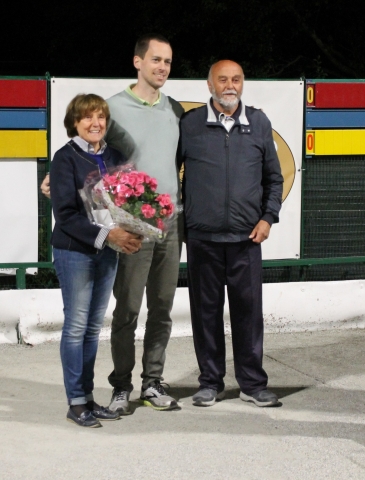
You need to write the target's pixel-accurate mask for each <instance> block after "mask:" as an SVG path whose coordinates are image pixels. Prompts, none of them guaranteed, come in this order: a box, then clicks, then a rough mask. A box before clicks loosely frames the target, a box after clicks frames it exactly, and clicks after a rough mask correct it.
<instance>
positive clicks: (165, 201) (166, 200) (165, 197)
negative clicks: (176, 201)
mask: <svg viewBox="0 0 365 480" xmlns="http://www.w3.org/2000/svg"><path fill="white" fill-rule="evenodd" d="M156 202H158V203H159V204H160V205H161V207H166V206H167V205H170V204H171V197H170V195H169V194H168V193H161V194H160V195H158V197H157V198H156Z"/></svg>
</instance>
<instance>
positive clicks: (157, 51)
mask: <svg viewBox="0 0 365 480" xmlns="http://www.w3.org/2000/svg"><path fill="white" fill-rule="evenodd" d="M171 62H172V50H171V47H170V45H168V44H167V43H162V42H158V41H157V40H151V41H150V44H149V47H148V50H147V52H146V54H145V56H144V58H141V57H138V56H135V57H134V66H135V68H136V69H137V70H138V81H140V82H143V83H145V84H147V85H149V86H151V87H152V88H154V89H158V88H161V87H162V86H163V85H164V83H165V82H166V80H167V78H168V76H169V73H170V70H171Z"/></svg>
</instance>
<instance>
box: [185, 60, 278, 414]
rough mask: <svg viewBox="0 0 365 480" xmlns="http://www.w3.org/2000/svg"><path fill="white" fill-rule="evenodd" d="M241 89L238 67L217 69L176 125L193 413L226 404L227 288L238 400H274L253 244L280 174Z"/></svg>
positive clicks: (264, 231)
mask: <svg viewBox="0 0 365 480" xmlns="http://www.w3.org/2000/svg"><path fill="white" fill-rule="evenodd" d="M243 82H244V74H243V71H242V68H241V67H240V66H239V65H238V64H237V63H235V62H232V61H229V60H223V61H220V62H218V63H215V64H214V65H213V66H212V67H211V69H210V72H209V77H208V87H209V90H210V93H211V94H212V98H211V99H210V101H209V102H208V104H207V106H203V107H200V108H196V109H194V110H191V111H189V112H188V113H186V114H185V115H184V116H183V117H182V120H181V123H180V156H181V158H182V161H183V162H184V166H185V173H184V187H183V191H184V193H183V198H184V209H185V221H186V234H187V256H188V281H189V295H190V305H191V316H192V326H193V335H194V346H195V352H196V355H197V360H198V364H199V368H200V372H201V373H200V376H199V383H200V388H199V391H198V392H197V393H196V394H195V395H194V396H193V403H194V405H198V406H210V405H213V404H214V403H215V401H216V400H220V399H222V398H223V397H224V380H223V379H224V376H225V373H226V366H225V338H224V323H223V308H224V300H225V298H224V297H225V285H227V292H228V300H229V307H230V318H231V328H232V343H233V355H234V367H235V375H236V379H237V382H238V384H239V386H240V389H241V393H240V398H241V400H243V401H249V402H253V403H255V404H256V405H257V406H260V407H265V406H273V405H275V404H277V403H278V398H277V396H276V395H275V394H274V393H272V392H270V391H269V390H268V389H267V379H268V378H267V374H266V372H265V370H264V369H263V367H262V357H263V314H262V265H261V243H262V242H263V241H264V240H266V239H267V238H268V236H269V233H270V228H271V225H272V223H275V222H278V220H279V217H278V215H279V210H280V207H281V196H282V183H283V177H282V175H281V171H280V164H279V161H278V157H277V154H276V150H275V146H274V142H273V137H272V129H271V124H270V121H269V120H268V118H267V117H266V115H265V114H264V113H263V112H262V111H261V110H257V109H255V108H253V107H247V106H245V105H244V104H243V103H242V102H241V100H240V98H241V94H242V89H243Z"/></svg>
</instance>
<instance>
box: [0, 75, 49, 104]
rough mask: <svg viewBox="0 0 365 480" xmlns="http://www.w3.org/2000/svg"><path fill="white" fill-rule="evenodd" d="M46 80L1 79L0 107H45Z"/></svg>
mask: <svg viewBox="0 0 365 480" xmlns="http://www.w3.org/2000/svg"><path fill="white" fill-rule="evenodd" d="M46 105H47V82H46V80H0V107H45V106H46Z"/></svg>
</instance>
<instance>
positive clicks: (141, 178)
mask: <svg viewBox="0 0 365 480" xmlns="http://www.w3.org/2000/svg"><path fill="white" fill-rule="evenodd" d="M136 177H137V184H138V183H144V181H145V177H146V175H145V174H144V173H143V172H137V175H136Z"/></svg>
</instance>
